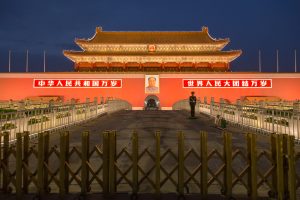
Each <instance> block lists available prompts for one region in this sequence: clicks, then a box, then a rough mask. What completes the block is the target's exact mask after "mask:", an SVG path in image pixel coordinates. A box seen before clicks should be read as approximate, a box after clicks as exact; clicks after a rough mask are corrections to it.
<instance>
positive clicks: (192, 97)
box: [190, 96, 197, 117]
mask: <svg viewBox="0 0 300 200" xmlns="http://www.w3.org/2000/svg"><path fill="white" fill-rule="evenodd" d="M196 101H197V99H196V96H190V107H191V117H195V106H196Z"/></svg>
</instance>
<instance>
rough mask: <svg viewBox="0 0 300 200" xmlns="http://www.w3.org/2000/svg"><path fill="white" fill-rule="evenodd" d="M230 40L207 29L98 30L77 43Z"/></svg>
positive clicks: (173, 42)
mask: <svg viewBox="0 0 300 200" xmlns="http://www.w3.org/2000/svg"><path fill="white" fill-rule="evenodd" d="M228 42H229V39H228V38H226V39H213V38H212V37H211V36H210V35H209V34H208V29H207V27H203V28H202V31H176V32H175V31H174V32H170V31H168V32H167V31H166V32H156V31H154V32H124V31H122V32H113V31H102V29H101V28H99V27H97V28H96V33H95V35H94V36H93V38H91V39H76V43H85V44H86V43H101V44H102V43H103V44H202V43H203V44H220V43H221V44H223V43H224V44H226V43H228Z"/></svg>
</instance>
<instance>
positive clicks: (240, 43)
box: [0, 0, 300, 72]
mask: <svg viewBox="0 0 300 200" xmlns="http://www.w3.org/2000/svg"><path fill="white" fill-rule="evenodd" d="M299 10H300V1H299V0H286V1H283V0H251V1H250V0H249V1H241V0H239V1H238V0H229V1H225V0H211V1H200V0H186V1H183V0H172V1H166V0H165V1H164V0H152V1H149V0H148V1H145V0H127V1H124V0H119V1H116V0H86V1H83V0H80V1H79V0H73V1H70V0H64V1H62V0H48V1H45V0H35V1H34V0H26V1H22V0H1V1H0V38H1V39H0V71H1V72H4V71H8V67H7V66H8V51H9V50H11V51H12V64H11V65H12V71H14V72H17V71H25V57H26V54H25V52H26V49H28V50H29V68H30V71H42V70H43V50H46V51H47V70H48V71H72V70H73V63H72V62H71V61H69V60H68V59H67V58H65V57H64V56H63V54H62V51H63V50H64V49H73V50H79V48H78V47H77V46H76V45H75V43H74V39H75V38H90V37H92V36H93V35H94V32H95V27H96V26H102V27H103V29H104V31H198V30H201V27H202V26H208V28H209V32H210V35H211V36H212V37H215V38H227V37H228V38H230V40H231V42H230V43H229V45H228V46H227V47H226V48H225V49H224V50H230V49H242V50H243V54H242V55H241V57H239V58H238V59H237V60H235V61H234V62H232V64H231V66H232V70H233V71H257V70H258V49H261V52H262V70H263V71H275V70H276V49H279V66H280V71H284V72H289V71H293V70H294V49H297V54H298V55H300V40H299V38H298V37H300V11H299ZM298 52H299V53H298ZM298 57H299V58H298V60H299V62H298V63H300V56H298ZM298 68H299V70H300V67H298ZM299 70H298V71H299Z"/></svg>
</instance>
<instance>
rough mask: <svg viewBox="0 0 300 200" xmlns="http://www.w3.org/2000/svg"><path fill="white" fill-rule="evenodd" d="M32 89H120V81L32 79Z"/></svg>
mask: <svg viewBox="0 0 300 200" xmlns="http://www.w3.org/2000/svg"><path fill="white" fill-rule="evenodd" d="M33 87H34V88H122V79H34V80H33Z"/></svg>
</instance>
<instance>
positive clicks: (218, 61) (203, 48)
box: [64, 27, 242, 72]
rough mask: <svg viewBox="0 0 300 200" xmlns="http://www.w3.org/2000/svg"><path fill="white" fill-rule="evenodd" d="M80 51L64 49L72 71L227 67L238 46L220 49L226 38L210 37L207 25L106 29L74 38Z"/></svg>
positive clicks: (184, 69)
mask: <svg viewBox="0 0 300 200" xmlns="http://www.w3.org/2000/svg"><path fill="white" fill-rule="evenodd" d="M75 42H76V44H77V45H78V46H79V47H80V48H82V49H83V51H64V55H65V56H66V57H67V58H69V59H70V60H72V61H73V62H74V67H75V70H76V71H118V72H121V71H125V72H131V71H143V72H151V71H156V72H163V71H167V72H169V71H175V72H180V71H229V70H230V65H229V64H230V62H231V61H233V60H234V59H236V58H237V57H238V56H240V54H241V52H242V51H241V50H237V51H222V49H223V48H224V47H225V46H226V45H227V44H228V43H229V39H214V38H212V37H211V36H210V35H209V33H208V28H207V27H203V28H202V31H194V32H106V31H103V30H102V28H101V27H97V28H96V33H95V35H94V36H93V37H92V38H91V39H87V40H86V39H76V40H75Z"/></svg>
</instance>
